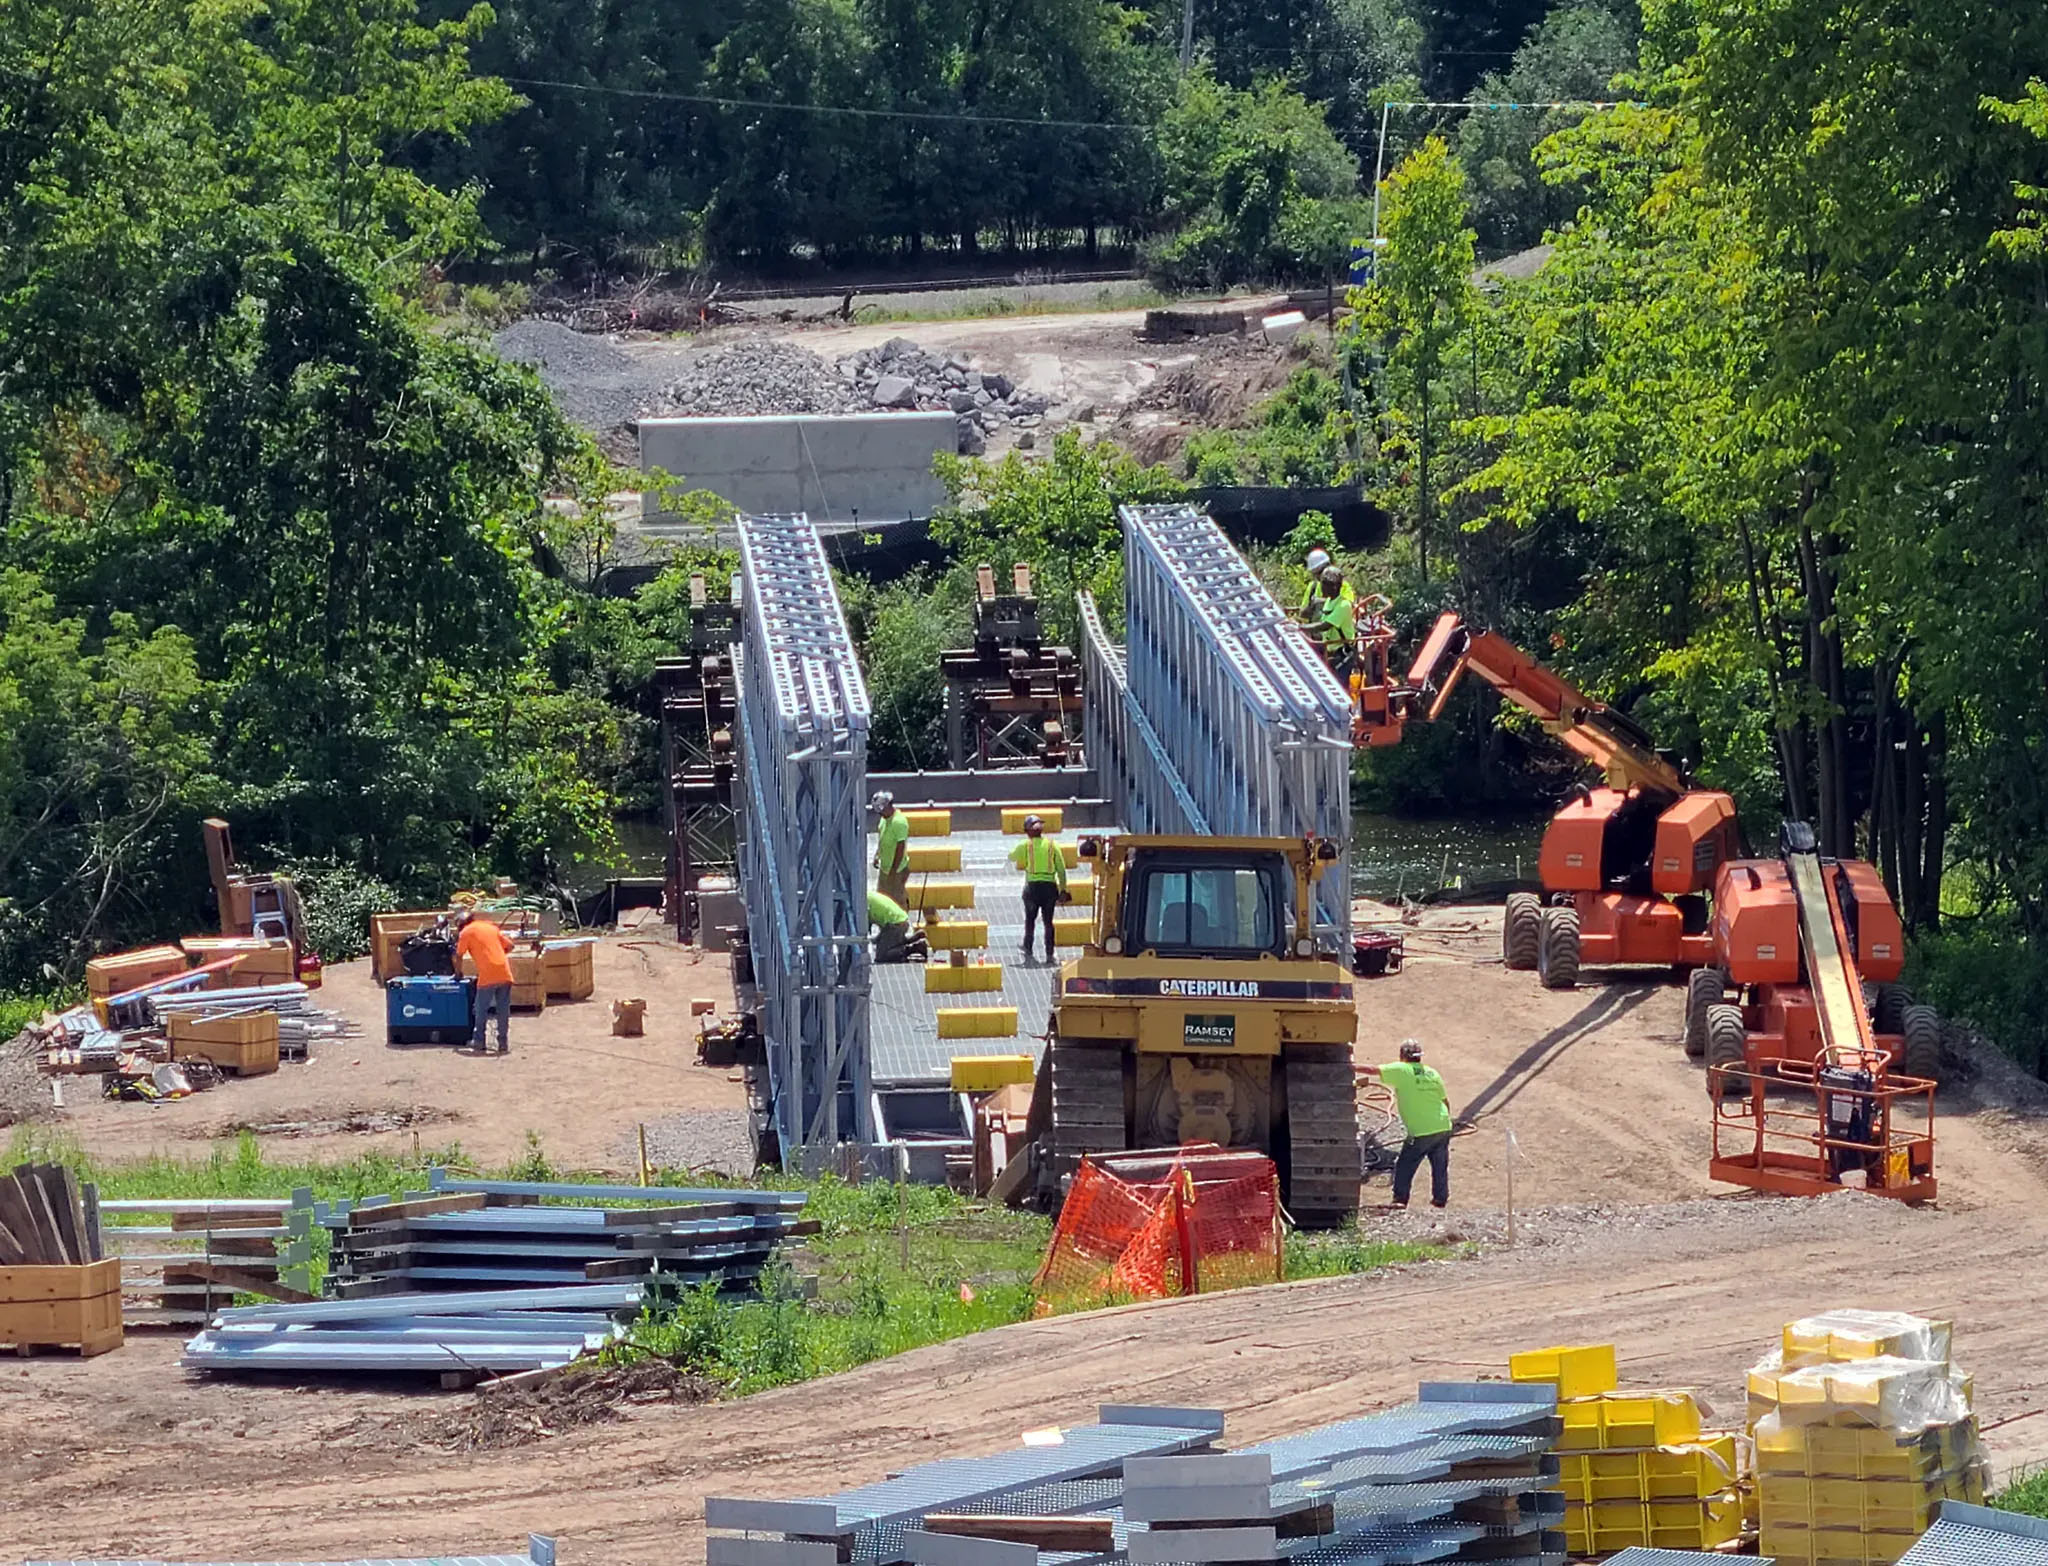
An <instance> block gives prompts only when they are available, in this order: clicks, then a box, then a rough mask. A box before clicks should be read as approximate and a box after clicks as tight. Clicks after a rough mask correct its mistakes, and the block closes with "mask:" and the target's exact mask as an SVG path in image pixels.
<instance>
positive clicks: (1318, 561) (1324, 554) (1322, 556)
mask: <svg viewBox="0 0 2048 1566" xmlns="http://www.w3.org/2000/svg"><path fill="white" fill-rule="evenodd" d="M1329 563H1330V552H1329V550H1327V549H1325V548H1323V546H1322V545H1321V544H1318V545H1316V547H1315V548H1313V549H1311V550H1310V551H1309V552H1308V568H1309V569H1310V570H1311V571H1320V570H1322V568H1323V567H1324V566H1326V565H1328V564H1329Z"/></svg>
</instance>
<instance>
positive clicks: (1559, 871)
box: [1394, 611, 1741, 990]
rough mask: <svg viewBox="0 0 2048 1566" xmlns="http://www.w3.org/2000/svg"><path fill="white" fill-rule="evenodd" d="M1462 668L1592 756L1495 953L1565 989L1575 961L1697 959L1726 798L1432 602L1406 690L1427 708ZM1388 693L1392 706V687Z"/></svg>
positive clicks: (1514, 899)
mask: <svg viewBox="0 0 2048 1566" xmlns="http://www.w3.org/2000/svg"><path fill="white" fill-rule="evenodd" d="M1467 670H1470V671H1471V672H1472V673H1473V674H1476V675H1477V676H1478V677H1479V678H1480V679H1482V680H1484V681H1486V683H1487V684H1489V685H1491V686H1492V687H1493V688H1494V689H1495V690H1497V691H1499V692H1500V693H1501V695H1503V696H1504V697H1506V698H1507V699H1508V700H1509V701H1511V702H1513V703H1514V704H1515V705H1516V706H1518V707H1520V708H1522V709H1523V710H1524V711H1525V712H1528V713H1531V714H1533V715H1534V716H1535V717H1536V719H1537V721H1538V722H1540V723H1541V724H1542V725H1543V727H1544V729H1545V730H1546V731H1548V732H1549V733H1551V734H1554V735H1556V736H1557V738H1558V739H1560V740H1562V741H1563V742H1564V744H1565V745H1566V746H1567V747H1568V748H1569V749H1571V750H1573V751H1575V752H1576V753H1577V754H1579V755H1580V756H1582V757H1584V758H1585V759H1586V760H1587V761H1589V762H1591V763H1592V764H1593V765H1594V766H1596V767H1598V768H1599V769H1600V772H1601V774H1602V783H1601V785H1600V786H1599V787H1597V788H1595V787H1586V786H1581V787H1580V788H1579V789H1578V790H1577V791H1576V793H1575V794H1574V796H1573V797H1572V798H1571V799H1570V800H1569V801H1567V802H1566V803H1565V804H1564V805H1563V806H1562V807H1561V808H1560V809H1559V810H1558V812H1557V814H1556V815H1554V816H1553V817H1551V820H1550V825H1549V826H1548V827H1547V828H1545V830H1544V833H1543V848H1542V851H1541V853H1540V855H1539V856H1538V860H1537V872H1538V874H1539V876H1540V877H1541V879H1542V882H1543V890H1544V893H1545V894H1546V896H1547V897H1548V899H1549V906H1547V907H1546V906H1545V902H1544V898H1542V897H1538V896H1537V895H1536V894H1535V893H1533V892H1516V893H1514V894H1513V895H1511V896H1510V897H1509V898H1508V902H1507V914H1506V919H1505V921H1504V922H1503V925H1502V933H1501V955H1502V957H1503V958H1504V959H1505V961H1506V963H1507V965H1508V966H1509V967H1510V968H1522V969H1528V968H1533V969H1535V970H1536V972H1537V974H1538V976H1539V977H1540V978H1541V979H1542V982H1543V984H1544V985H1545V987H1546V988H1549V989H1554V990H1564V989H1570V988H1571V987H1572V986H1573V985H1575V984H1576V983H1577V982H1578V977H1579V968H1580V965H1581V964H1591V965H1603V966H1604V965H1609V964H1617V963H1644V964H1656V965H1659V966H1671V967H1679V968H1699V967H1703V966H1705V965H1706V964H1708V963H1711V962H1712V961H1713V960H1714V938H1713V934H1712V932H1711V930H1710V929H1709V926H1708V906H1707V898H1706V893H1707V891H1708V889H1709V888H1710V887H1712V886H1713V884H1714V877H1715V875H1716V873H1717V872H1718V871H1719V870H1720V869H1721V867H1722V866H1723V865H1724V864H1726V863H1727V862H1728V861H1729V860H1731V859H1733V858H1735V856H1736V855H1737V854H1738V853H1739V852H1740V851H1741V849H1740V845H1739V842H1738V840H1737V832H1736V824H1735V801H1734V800H1733V799H1732V798H1731V797H1730V796H1729V795H1727V794H1724V793H1721V792H1720V791H1719V790H1716V789H1700V788H1694V787H1692V786H1691V785H1690V784H1689V783H1688V782H1687V781H1686V777H1685V774H1684V773H1683V772H1682V771H1681V770H1680V769H1679V767H1678V766H1677V765H1676V764H1675V763H1674V762H1672V761H1671V760H1670V759H1669V758H1668V757H1666V756H1663V755H1661V754H1660V753H1659V752H1658V751H1657V750H1656V748H1655V747H1654V746H1653V745H1652V744H1651V743H1650V739H1649V736H1648V735H1646V734H1645V733H1643V731H1642V730H1641V729H1640V728H1638V727H1637V726H1636V725H1635V724H1634V723H1633V722H1631V721H1630V720H1629V718H1628V717H1627V716H1626V715H1624V714H1622V713H1619V712H1617V711H1615V710H1614V709H1613V708H1612V707H1609V706H1608V705H1607V704H1606V703H1604V702H1598V701H1595V700H1593V699H1592V698H1591V697H1589V696H1587V695H1585V694H1584V693H1583V692H1581V691H1580V690H1578V688H1577V687H1575V686H1574V685H1572V684H1571V682H1570V681H1568V680H1566V679H1564V678H1563V677H1562V676H1560V675H1558V674H1556V673H1553V672H1552V671H1551V670H1549V669H1546V668H1544V667H1543V665H1542V664H1540V663H1538V662H1537V661H1536V660H1535V659H1533V658H1531V657H1530V656H1529V655H1528V654H1527V653H1525V652H1523V651H1522V650H1521V649H1520V648H1518V647H1516V646H1515V645H1514V644H1513V643H1512V642H1510V641H1508V640H1507V639H1506V638H1505V637H1503V636H1500V635H1499V634H1497V633H1496V632H1493V631H1474V630H1472V629H1471V628H1470V627H1468V626H1467V625H1466V624H1465V623H1464V621H1463V620H1462V619H1460V618H1459V616H1458V615H1457V614H1456V613H1454V612H1450V611H1446V612H1445V613H1443V614H1442V615H1439V616H1438V617H1437V621H1436V625H1435V626H1434V628H1432V630H1431V631H1430V634H1429V639H1428V640H1427V641H1425V642H1424V643H1423V645H1422V649H1421V651H1420V652H1419V653H1417V654H1416V657H1415V661H1414V663H1413V664H1412V665H1411V666H1410V668H1409V671H1408V690H1409V691H1410V692H1411V693H1413V695H1412V697H1411V698H1410V699H1411V701H1413V700H1419V699H1421V698H1427V699H1428V701H1429V708H1428V713H1427V715H1428V716H1429V717H1430V718H1432V719H1434V718H1435V717H1436V716H1437V715H1438V714H1439V713H1441V712H1442V711H1443V707H1444V703H1445V702H1446V701H1448V700H1449V699H1450V695H1451V692H1452V691H1453V690H1455V689H1456V688H1457V684H1458V681H1459V680H1460V679H1461V678H1463V677H1464V675H1465V673H1466V671H1467ZM1394 705H1395V706H1396V708H1397V709H1400V708H1403V706H1404V703H1403V702H1402V700H1401V699H1400V697H1399V696H1398V695H1397V697H1396V698H1395V702H1394Z"/></svg>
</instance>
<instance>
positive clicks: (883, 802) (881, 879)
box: [868, 789, 910, 903]
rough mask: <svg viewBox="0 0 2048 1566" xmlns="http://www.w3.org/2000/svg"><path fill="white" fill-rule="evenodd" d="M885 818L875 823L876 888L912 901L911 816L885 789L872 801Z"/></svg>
mask: <svg viewBox="0 0 2048 1566" xmlns="http://www.w3.org/2000/svg"><path fill="white" fill-rule="evenodd" d="M868 809H870V810H872V811H874V812H875V814H876V815H877V816H879V817H880V818H881V819H880V820H879V821H878V822H877V823H876V826H875V888H876V890H877V891H879V892H881V894H882V895H883V896H884V897H886V898H888V899H889V900H890V901H891V902H894V903H906V902H908V901H909V900H910V818H909V817H908V816H906V815H904V814H903V812H902V811H900V810H898V809H897V808H896V796H895V795H894V794H892V793H890V792H889V791H888V790H887V789H883V790H882V791H881V792H880V793H878V794H877V795H875V797H874V798H873V799H871V800H869V801H868Z"/></svg>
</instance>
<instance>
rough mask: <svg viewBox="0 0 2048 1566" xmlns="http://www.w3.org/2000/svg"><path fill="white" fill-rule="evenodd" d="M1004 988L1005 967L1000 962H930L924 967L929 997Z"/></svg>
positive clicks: (968, 993)
mask: <svg viewBox="0 0 2048 1566" xmlns="http://www.w3.org/2000/svg"><path fill="white" fill-rule="evenodd" d="M1002 987H1003V965H1002V964H1001V963H999V962H965V963H960V964H958V965H957V966H956V965H955V964H953V963H950V962H928V963H926V964H925V966H924V992H925V994H927V995H973V994H976V993H978V992H981V991H984V990H999V989H1001V988H1002Z"/></svg>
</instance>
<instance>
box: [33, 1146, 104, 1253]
mask: <svg viewBox="0 0 2048 1566" xmlns="http://www.w3.org/2000/svg"><path fill="white" fill-rule="evenodd" d="M46 1167H47V1168H48V1170H49V1173H48V1174H47V1175H46V1176H45V1177H44V1189H45V1190H46V1191H48V1193H49V1197H50V1205H51V1206H52V1207H54V1208H55V1209H56V1211H57V1226H58V1228H60V1229H62V1230H63V1231H64V1247H65V1249H66V1250H68V1251H70V1253H71V1260H72V1261H74V1262H79V1263H84V1262H89V1261H91V1260H92V1257H91V1256H89V1255H87V1254H86V1248H85V1207H84V1204H83V1203H82V1202H80V1201H79V1199H78V1176H77V1175H76V1174H74V1173H73V1172H72V1170H71V1168H70V1166H69V1165H67V1164H50V1165H48V1166H46Z"/></svg>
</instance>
